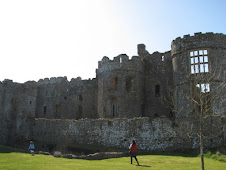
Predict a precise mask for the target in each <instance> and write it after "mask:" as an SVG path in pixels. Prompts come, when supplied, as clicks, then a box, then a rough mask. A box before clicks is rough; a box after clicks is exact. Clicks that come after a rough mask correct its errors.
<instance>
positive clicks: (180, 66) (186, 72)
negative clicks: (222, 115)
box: [171, 33, 226, 112]
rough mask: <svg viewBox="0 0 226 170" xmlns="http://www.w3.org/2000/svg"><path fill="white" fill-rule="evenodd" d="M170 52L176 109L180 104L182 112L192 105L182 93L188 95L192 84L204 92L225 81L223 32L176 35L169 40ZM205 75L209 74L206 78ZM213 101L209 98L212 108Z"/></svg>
mask: <svg viewBox="0 0 226 170" xmlns="http://www.w3.org/2000/svg"><path fill="white" fill-rule="evenodd" d="M171 56H172V63H173V73H174V75H173V78H174V85H175V94H176V98H175V100H176V101H175V104H176V107H177V108H176V110H178V108H182V109H183V110H184V112H186V110H189V109H190V108H192V107H191V104H189V103H191V102H190V101H188V100H187V97H186V96H188V95H192V94H191V88H192V87H193V86H194V87H199V88H200V90H201V92H203V93H204V92H205V93H206V92H210V91H211V89H216V87H217V86H220V85H222V83H223V81H225V73H226V71H225V68H226V35H224V34H213V33H206V34H202V33H195V34H194V36H190V35H185V36H184V37H183V38H181V37H178V38H176V39H175V40H173V42H172V44H171ZM207 75H208V77H211V76H212V78H211V79H209V80H208V79H207V78H206V76H207ZM203 78H205V80H203ZM210 81H211V82H210ZM191 84H192V85H193V86H192V87H191ZM225 93H226V91H224V90H223V91H222V93H221V94H225ZM220 98H221V97H220V96H219V100H222V98H221V99H220ZM216 102H217V101H214V102H213V109H214V108H215V106H214V103H216Z"/></svg>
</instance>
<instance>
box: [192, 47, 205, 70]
mask: <svg viewBox="0 0 226 170" xmlns="http://www.w3.org/2000/svg"><path fill="white" fill-rule="evenodd" d="M207 55H208V51H207V50H194V51H190V64H191V74H196V73H207V72H209V64H208V56H207Z"/></svg>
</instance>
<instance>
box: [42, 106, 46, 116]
mask: <svg viewBox="0 0 226 170" xmlns="http://www.w3.org/2000/svg"><path fill="white" fill-rule="evenodd" d="M46 111H47V108H46V106H44V107H43V112H44V115H46Z"/></svg>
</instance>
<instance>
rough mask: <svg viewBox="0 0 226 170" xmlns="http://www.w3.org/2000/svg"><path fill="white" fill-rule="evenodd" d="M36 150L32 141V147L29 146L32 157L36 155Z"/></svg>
mask: <svg viewBox="0 0 226 170" xmlns="http://www.w3.org/2000/svg"><path fill="white" fill-rule="evenodd" d="M34 149H35V144H34V142H33V141H32V140H31V141H30V145H29V148H28V150H30V152H31V154H32V156H34V153H35V151H34Z"/></svg>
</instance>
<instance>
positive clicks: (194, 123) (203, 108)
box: [161, 71, 226, 170]
mask: <svg viewBox="0 0 226 170" xmlns="http://www.w3.org/2000/svg"><path fill="white" fill-rule="evenodd" d="M220 73H222V72H221V71H220V72H219V73H218V75H217V74H216V72H214V73H211V74H210V73H209V72H208V73H199V74H189V75H188V76H186V79H187V82H186V83H185V84H184V85H183V88H182V89H180V90H179V91H180V93H181V96H183V98H184V99H185V100H184V101H181V99H180V100H179V101H178V98H176V97H175V96H176V95H177V94H176V93H178V89H176V87H174V88H173V89H170V90H169V93H168V95H165V96H164V97H163V98H162V99H161V100H162V103H163V105H165V106H167V107H171V108H172V110H173V111H174V113H176V115H175V117H176V119H177V120H180V119H185V118H186V120H187V121H188V122H189V128H188V129H189V130H188V129H186V133H187V135H188V136H189V137H192V136H195V135H198V136H199V145H200V155H201V169H202V170H204V154H203V150H204V138H212V137H213V135H217V136H218V135H219V133H222V132H220V131H219V132H218V134H212V133H211V132H208V131H207V130H206V127H207V123H209V122H211V124H212V126H216V127H217V126H218V124H217V123H216V124H214V123H213V122H212V120H213V119H215V118H216V117H219V116H220V117H225V107H224V106H223V105H222V102H223V99H224V98H225V97H226V94H225V87H226V83H225V82H224V81H223V77H220V75H221V76H222V74H220ZM182 105H183V107H182Z"/></svg>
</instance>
